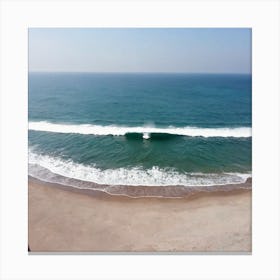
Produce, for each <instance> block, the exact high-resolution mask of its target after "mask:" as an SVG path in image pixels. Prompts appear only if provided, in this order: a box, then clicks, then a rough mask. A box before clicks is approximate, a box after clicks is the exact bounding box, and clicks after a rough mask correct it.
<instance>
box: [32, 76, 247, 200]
mask: <svg viewBox="0 0 280 280" xmlns="http://www.w3.org/2000/svg"><path fill="white" fill-rule="evenodd" d="M251 84H252V81H251V75H249V74H183V73H182V74H176V73H172V74H165V73H164V74H163V73H158V74H155V73H35V72H34V73H29V89H28V91H29V99H28V100H29V101H28V114H29V133H28V143H29V171H28V172H29V175H30V176H32V177H35V178H37V179H40V180H43V181H47V182H51V183H58V184H63V185H69V186H72V187H75V188H81V189H83V188H85V189H97V190H102V191H105V192H108V193H111V194H124V195H128V194H130V195H131V194H133V195H131V196H143V195H144V196H149V195H151V194H152V195H153V196H155V195H157V193H159V194H160V196H180V192H182V193H183V192H184V191H187V190H190V189H191V190H195V189H197V190H199V189H201V188H207V190H211V189H215V187H216V186H220V188H223V187H224V188H225V189H227V188H228V186H229V185H232V186H236V184H240V183H244V182H245V181H246V180H247V179H248V178H249V177H251V172H252V134H251V127H252V85H251ZM149 190H150V191H149ZM165 190H168V192H166V191H165ZM172 190H174V193H176V195H174V194H172ZM167 193H168V194H167Z"/></svg>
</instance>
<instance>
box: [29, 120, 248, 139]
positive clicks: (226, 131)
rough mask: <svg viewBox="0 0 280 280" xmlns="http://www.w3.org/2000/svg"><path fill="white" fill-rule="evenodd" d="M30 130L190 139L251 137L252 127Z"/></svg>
mask: <svg viewBox="0 0 280 280" xmlns="http://www.w3.org/2000/svg"><path fill="white" fill-rule="evenodd" d="M29 130H35V131H45V132H55V133H76V134H87V135H114V136H121V135H126V134H129V133H141V134H143V135H150V134H152V133H160V134H173V135H181V136H190V137H199V136H200V137H251V136H252V132H251V128H250V127H235V128H231V127H225V128H200V127H190V126H187V127H172V126H169V127H166V128H159V127H146V126H135V127H130V126H115V125H107V126H102V125H94V124H58V123H50V122H45V121H41V122H29Z"/></svg>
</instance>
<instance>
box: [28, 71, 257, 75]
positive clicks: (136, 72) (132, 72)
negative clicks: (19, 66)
mask: <svg viewBox="0 0 280 280" xmlns="http://www.w3.org/2000/svg"><path fill="white" fill-rule="evenodd" d="M28 73H88V74H90V73H92V74H229V75H230V74H236V75H252V72H167V71H166V72H165V71H159V72H156V71H151V72H149V71H139V72H138V71H131V72H125V71H124V72H121V71H106V72H105V71H45V70H42V71H41V70H40V71H28Z"/></svg>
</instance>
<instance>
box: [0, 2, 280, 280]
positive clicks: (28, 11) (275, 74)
mask: <svg viewBox="0 0 280 280" xmlns="http://www.w3.org/2000/svg"><path fill="white" fill-rule="evenodd" d="M0 1H1V0H0ZM0 3H1V60H0V61H1V84H0V85H1V103H0V106H1V111H0V112H1V127H0V128H1V134H0V136H1V152H0V155H1V176H0V179H1V193H0V199H1V225H0V229H1V239H0V241H1V243H0V249H1V259H0V276H1V279H30V280H31V279H113V278H114V279H216V280H218V279H262V280H263V279H267V280H269V279H280V272H279V264H280V258H279V256H280V254H279V236H280V231H279V222H280V217H279V213H280V211H279V210H280V209H279V205H280V201H279V187H280V184H279V183H280V181H279V170H280V165H279V143H280V141H279V140H280V139H279V135H280V134H279V128H280V124H279V101H280V100H279V77H280V73H279V49H280V45H279V34H280V30H279V26H280V23H279V2H278V1H276V0H275V1H273V0H259V1H255V0H243V1H237V0H227V1H225V0H223V1H212V0H205V1H201V0H197V1H193V0H191V1H178V0H175V1H171V0H168V1H160V0H158V1H157V0H153V1H145V0H142V1H139V0H137V1H119V0H115V1H107V0H105V1H87V0H84V1H77V0H75V1H74V0H73V1H52V0H50V1H25V0H18V1H16V0H10V1H8V0H6V1H3V0H2V1H1V2H0ZM28 27H249V28H252V30H253V41H252V45H253V253H252V255H245V256H244V255H243V256H236V255H227V256H221V255H217V256H213V255H204V256H203V255H202V256H197V255H184V256H182V255H166V256H163V255H160V256H156V255H149V256H140V255H135V256H129V255H121V256H114V255H109V256H104V255H102V256H100V255H32V256H30V255H28V253H27V187H26V186H27V39H28V38H27V32H28Z"/></svg>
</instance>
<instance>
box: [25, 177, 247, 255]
mask: <svg viewBox="0 0 280 280" xmlns="http://www.w3.org/2000/svg"><path fill="white" fill-rule="evenodd" d="M248 184H250V185H251V181H249V182H247V185H248ZM28 207H29V217H28V218H29V237H28V240H29V247H30V250H31V253H32V252H108V253H109V252H130V253H131V252H187V253H192V252H218V253H226V252H228V253H230V252H241V253H248V252H251V190H250V189H243V190H242V189H240V190H236V191H216V192H201V193H198V194H195V195H191V196H189V197H185V198H129V197H123V196H112V195H108V194H105V193H103V192H98V191H95V192H91V191H84V192H81V191H77V190H74V189H73V188H68V187H63V186H60V187H59V186H57V185H53V184H47V183H43V182H40V181H38V180H34V179H29V206H28Z"/></svg>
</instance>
